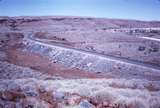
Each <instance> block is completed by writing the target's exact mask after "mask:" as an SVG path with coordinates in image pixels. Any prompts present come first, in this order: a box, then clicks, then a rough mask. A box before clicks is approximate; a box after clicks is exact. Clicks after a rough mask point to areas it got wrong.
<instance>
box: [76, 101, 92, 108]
mask: <svg viewBox="0 0 160 108" xmlns="http://www.w3.org/2000/svg"><path fill="white" fill-rule="evenodd" d="M79 108H95V107H94V106H93V105H92V104H91V103H89V102H88V100H82V101H81V102H80V103H79Z"/></svg>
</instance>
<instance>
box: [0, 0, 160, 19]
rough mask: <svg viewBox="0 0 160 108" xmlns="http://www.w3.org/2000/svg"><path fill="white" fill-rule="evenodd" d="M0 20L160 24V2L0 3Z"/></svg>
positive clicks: (25, 0) (56, 0)
mask: <svg viewBox="0 0 160 108" xmlns="http://www.w3.org/2000/svg"><path fill="white" fill-rule="evenodd" d="M0 16H88V17H102V18H120V19H138V20H160V0H0Z"/></svg>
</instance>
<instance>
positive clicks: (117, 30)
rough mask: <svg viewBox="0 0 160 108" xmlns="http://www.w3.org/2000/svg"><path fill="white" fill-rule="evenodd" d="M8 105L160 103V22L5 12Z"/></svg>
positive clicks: (2, 106) (1, 30) (2, 42)
mask: <svg viewBox="0 0 160 108" xmlns="http://www.w3.org/2000/svg"><path fill="white" fill-rule="evenodd" d="M0 108H160V22H158V21H154V22H153V21H152V22H149V21H148V22H145V21H136V20H120V19H102V18H101V19H100V18H99V19H98V18H82V17H0Z"/></svg>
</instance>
